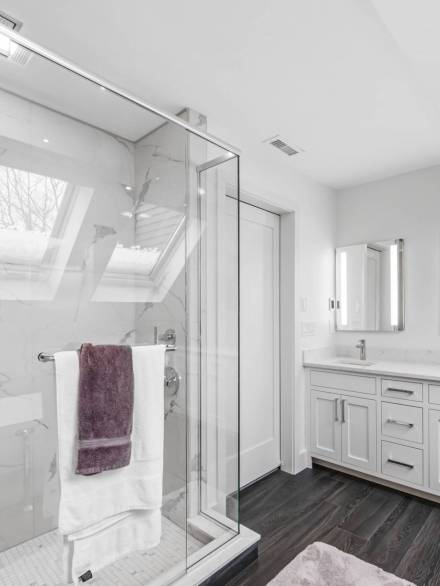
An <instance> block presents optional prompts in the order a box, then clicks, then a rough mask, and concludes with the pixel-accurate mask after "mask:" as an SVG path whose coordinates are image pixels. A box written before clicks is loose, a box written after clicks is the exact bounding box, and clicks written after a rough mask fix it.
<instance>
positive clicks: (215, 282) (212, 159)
mask: <svg viewBox="0 0 440 586" xmlns="http://www.w3.org/2000/svg"><path fill="white" fill-rule="evenodd" d="M193 140H194V141H195V142H196V143H197V142H198V140H199V139H193ZM205 148H206V147H205ZM190 178H191V180H192V186H193V190H192V191H191V195H192V199H190V205H189V209H188V218H189V221H191V219H193V220H194V226H197V227H196V228H195V232H196V233H197V235H198V242H197V246H196V247H194V248H192V249H191V248H189V262H188V270H189V274H190V275H191V270H192V271H193V275H194V272H198V273H199V275H198V278H197V279H196V278H194V277H192V278H189V279H188V282H189V286H188V303H189V307H190V313H189V315H190V316H191V315H192V316H193V317H194V319H193V320H192V321H190V323H189V336H188V339H189V344H190V347H189V352H188V365H189V366H188V374H189V383H188V393H189V394H188V410H189V411H188V412H189V429H188V433H189V436H188V437H189V452H190V456H192V457H191V458H190V470H189V480H190V483H189V486H188V533H189V534H191V531H192V530H196V529H197V528H199V529H203V531H204V532H205V534H207V535H209V536H210V537H211V539H210V541H209V542H208V543H207V545H206V547H205V548H203V549H202V550H200V551H199V552H198V554H197V555H193V556H191V555H189V557H188V559H189V563H190V564H191V561H197V560H198V559H199V558H200V556H203V555H206V554H207V553H209V552H210V551H212V550H213V549H215V548H217V547H219V546H221V545H222V544H224V543H225V542H226V541H228V540H229V539H231V538H232V537H234V536H235V535H237V533H238V531H239V519H238V489H239V463H238V455H239V433H238V432H239V389H238V380H239V377H238V368H239V331H238V327H239V319H238V317H239V307H238V299H239V297H238V261H239V259H238V159H237V158H236V157H234V156H233V155H232V154H231V153H229V152H227V151H224V150H223V149H220V148H217V147H214V146H213V145H209V146H208V148H207V149H206V159H205V161H203V162H201V163H199V164H197V165H195V167H194V168H191V169H190ZM189 233H191V231H190V230H189ZM191 261H193V264H191ZM193 283H199V288H198V290H195V289H194V287H192V284H193ZM191 310H192V314H191ZM195 316H197V317H195Z"/></svg>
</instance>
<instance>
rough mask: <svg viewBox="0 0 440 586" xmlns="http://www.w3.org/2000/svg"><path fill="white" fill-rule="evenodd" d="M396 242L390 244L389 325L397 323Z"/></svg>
mask: <svg viewBox="0 0 440 586" xmlns="http://www.w3.org/2000/svg"><path fill="white" fill-rule="evenodd" d="M397 252H398V251H397V244H392V245H391V246H390V302H391V303H390V307H391V311H390V320H391V326H392V327H395V328H397V326H398V325H399V264H398V258H397Z"/></svg>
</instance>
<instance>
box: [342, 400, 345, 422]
mask: <svg viewBox="0 0 440 586" xmlns="http://www.w3.org/2000/svg"><path fill="white" fill-rule="evenodd" d="M341 419H342V423H345V399H342V400H341Z"/></svg>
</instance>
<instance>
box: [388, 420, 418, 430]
mask: <svg viewBox="0 0 440 586" xmlns="http://www.w3.org/2000/svg"><path fill="white" fill-rule="evenodd" d="M387 423H394V425H403V426H404V427H409V428H410V429H412V428H413V427H414V423H409V421H399V419H387Z"/></svg>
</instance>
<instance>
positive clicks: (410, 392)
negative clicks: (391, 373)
mask: <svg viewBox="0 0 440 586" xmlns="http://www.w3.org/2000/svg"><path fill="white" fill-rule="evenodd" d="M387 391H391V392H392V393H406V394H407V395H414V391H409V390H408V389H395V388H394V387H387Z"/></svg>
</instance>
